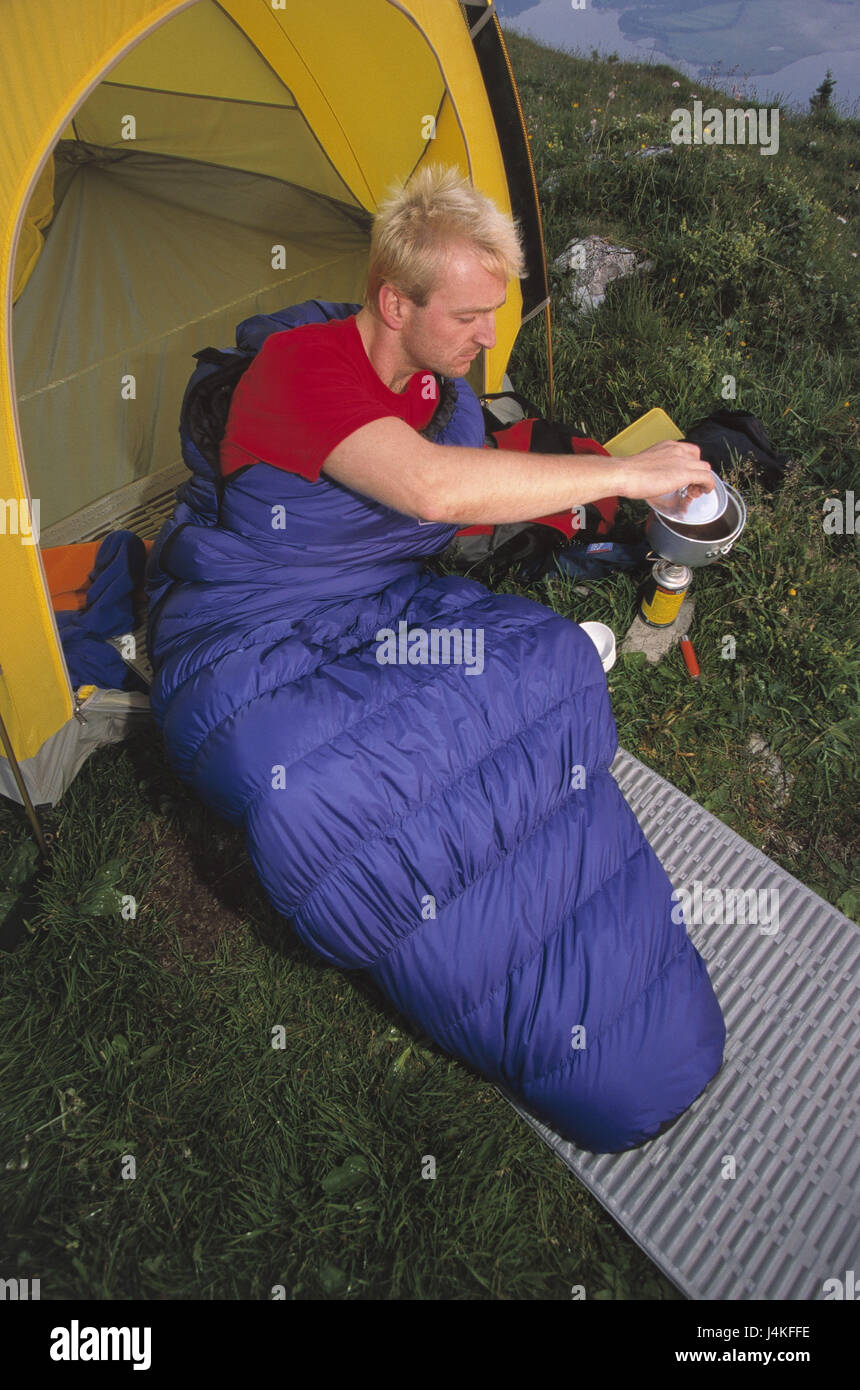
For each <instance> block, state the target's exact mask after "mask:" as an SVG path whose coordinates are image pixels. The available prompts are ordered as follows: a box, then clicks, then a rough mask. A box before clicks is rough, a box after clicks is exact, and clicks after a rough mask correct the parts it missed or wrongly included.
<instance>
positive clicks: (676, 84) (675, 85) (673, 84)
mask: <svg viewBox="0 0 860 1390" xmlns="http://www.w3.org/2000/svg"><path fill="white" fill-rule="evenodd" d="M680 85H681V84H680V82H673V83H672V86H673V87H680Z"/></svg>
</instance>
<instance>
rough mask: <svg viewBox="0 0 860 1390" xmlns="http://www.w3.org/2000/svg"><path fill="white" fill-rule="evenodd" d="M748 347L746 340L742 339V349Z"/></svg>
mask: <svg viewBox="0 0 860 1390" xmlns="http://www.w3.org/2000/svg"><path fill="white" fill-rule="evenodd" d="M746 345H747V341H746V338H741V347H746Z"/></svg>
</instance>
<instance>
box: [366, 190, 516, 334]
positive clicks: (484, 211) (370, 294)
mask: <svg viewBox="0 0 860 1390" xmlns="http://www.w3.org/2000/svg"><path fill="white" fill-rule="evenodd" d="M456 244H465V245H467V246H468V247H470V248H471V249H472V250H473V251H474V252H475V253H476V255H477V256H478V259H479V261H480V263H481V265H482V266H483V267H484V269H485V270H487V271H489V272H490V274H493V275H499V276H501V277H503V278H504V279H505V280H509V279H511V278H512V277H516V278H517V279H520V280H522V279H524V277H525V275H526V268H525V256H524V254H523V249H522V244H521V241H520V234H519V230H518V228H517V224H516V222H515V221H514V219H513V218H512V217H509V216H508V215H507V214H506V213H503V212H500V210H499V209H498V208H497V207H496V205H495V203H493V202H492V201H491V200H490V199H489V198H487V197H486V196H485V195H484V194H483V193H479V192H478V190H477V189H476V188H474V187H473V186H472V184H471V183H470V182H469V180H468V179H467V178H464V177H463V175H462V174H461V173H460V171H459V169H455V168H448V169H446V168H443V167H442V166H440V165H435V164H431V165H429V166H428V167H427V168H426V169H421V170H420V171H419V172H418V173H417V174H415V175H414V176H413V177H412V178H411V179H410V181H409V182H408V183H407V184H405V185H401V186H400V187H399V188H398V189H397V190H396V191H395V192H394V193H393V194H392V195H391V196H390V197H389V198H388V199H387V200H386V201H385V202H383V203H382V204H381V205H380V208H379V211H378V213H377V216H376V219H375V221H374V224H373V232H372V236H371V242H370V264H369V266H368V272H367V288H366V290H365V295H364V303H365V305H366V307H367V308H368V309H370V310H371V312H372V313H376V312H377V301H378V296H379V290H380V288H381V287H382V285H383V284H391V285H393V286H394V287H395V289H397V290H399V291H400V293H401V294H402V295H404V296H405V297H406V298H407V299H411V300H412V301H413V302H414V303H415V304H417V305H419V307H421V308H423V307H424V305H426V303H427V301H428V299H429V297H430V295H431V294H432V292H433V290H434V289H435V288H436V285H437V283H438V280H439V277H440V274H441V271H442V268H443V265H444V263H445V260H446V257H447V254H448V252H449V250H450V249H451V247H452V246H454V245H456Z"/></svg>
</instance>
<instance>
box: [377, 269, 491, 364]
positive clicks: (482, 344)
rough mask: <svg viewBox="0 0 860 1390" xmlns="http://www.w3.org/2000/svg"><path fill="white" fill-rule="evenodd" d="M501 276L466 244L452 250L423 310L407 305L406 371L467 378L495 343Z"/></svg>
mask: <svg viewBox="0 0 860 1390" xmlns="http://www.w3.org/2000/svg"><path fill="white" fill-rule="evenodd" d="M506 289H507V285H506V281H505V279H504V277H503V276H499V275H492V274H490V272H489V271H487V270H485V269H484V267H483V266H482V265H481V262H480V261H479V260H478V257H477V256H476V255H475V252H474V251H473V250H471V248H469V247H467V246H455V247H452V249H451V251H450V253H449V258H448V261H447V263H446V265H445V266H444V269H443V270H442V272H441V275H440V277H439V283H438V284H437V286H436V288H435V289H434V290H433V292H432V294H431V295H430V297H429V299H428V301H427V303H426V305H425V306H424V308H423V309H422V308H420V307H419V305H417V304H413V303H412V301H411V300H406V301H404V303H405V314H404V317H405V323H404V327H403V332H402V336H401V343H400V346H401V349H402V351H403V353H404V356H405V359H406V361H405V363H404V365H405V366H406V368H407V370H411V371H415V372H420V371H428V370H429V371H433V372H438V373H440V374H441V375H442V376H452V377H458V376H465V375H466V373H467V372H468V370H469V367H470V365H471V363H472V361H473V360H474V358H475V357H476V356H477V355H478V353H479V352H480V350H481V348H491V347H494V346H495V342H496V310H497V309H500V308H501V307H502V305H503V304H504V302H505V298H506Z"/></svg>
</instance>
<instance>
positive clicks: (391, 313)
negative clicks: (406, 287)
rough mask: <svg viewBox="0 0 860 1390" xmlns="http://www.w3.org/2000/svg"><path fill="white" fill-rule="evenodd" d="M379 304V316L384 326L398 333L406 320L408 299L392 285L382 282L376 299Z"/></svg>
mask: <svg viewBox="0 0 860 1390" xmlns="http://www.w3.org/2000/svg"><path fill="white" fill-rule="evenodd" d="M377 304H378V306H379V317H380V318H381V319H382V322H383V323H384V324H385V326H386V328H390V329H392V331H393V332H395V333H399V332H400V330H401V329H402V328H403V325H404V323H405V321H406V314H407V312H408V305H409V301H408V300H407V298H406V296H405V295H404V294H401V293H400V291H399V290H397V289H395V288H394V286H393V285H389V284H383V285H380V287H379V296H378V299H377Z"/></svg>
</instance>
